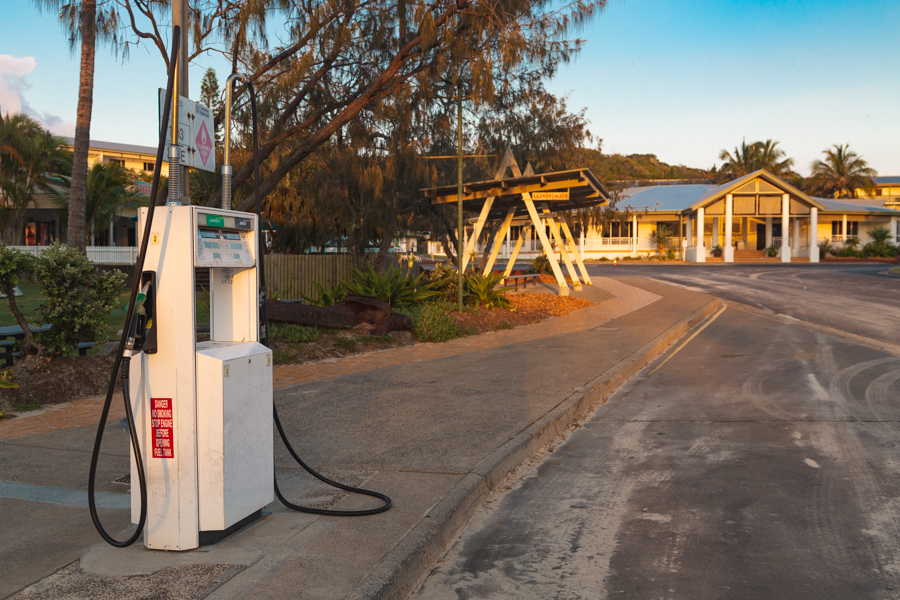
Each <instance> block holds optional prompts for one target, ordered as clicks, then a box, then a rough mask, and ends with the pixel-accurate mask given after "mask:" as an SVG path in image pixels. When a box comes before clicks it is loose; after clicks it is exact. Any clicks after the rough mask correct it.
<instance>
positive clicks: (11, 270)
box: [0, 244, 43, 387]
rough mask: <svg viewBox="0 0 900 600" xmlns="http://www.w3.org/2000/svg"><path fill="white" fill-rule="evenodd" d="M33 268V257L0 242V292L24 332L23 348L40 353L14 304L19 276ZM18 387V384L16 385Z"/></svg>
mask: <svg viewBox="0 0 900 600" xmlns="http://www.w3.org/2000/svg"><path fill="white" fill-rule="evenodd" d="M33 269H34V257H33V256H31V255H30V254H26V253H24V252H22V251H21V250H16V249H15V248H9V247H8V246H4V245H2V244H0V292H3V293H4V294H6V301H7V302H8V303H9V312H10V313H12V315H13V317H15V319H16V323H18V325H19V327H21V328H22V331H23V332H25V341H24V345H23V346H24V347H23V350H24V351H25V352H26V353H28V352H33V353H35V354H38V355H40V354H41V352H42V350H43V349H42V348H41V347H40V345H38V344H36V343H35V342H34V340H33V339H32V337H31V331H30V330H29V329H28V322H27V321H26V320H25V315H23V314H22V311H21V310H19V307H18V306H17V305H16V294H15V288H16V285H17V284H18V283H19V276H20V275H25V274H27V273H30V272H31V271H32V270H33ZM17 387H18V386H17Z"/></svg>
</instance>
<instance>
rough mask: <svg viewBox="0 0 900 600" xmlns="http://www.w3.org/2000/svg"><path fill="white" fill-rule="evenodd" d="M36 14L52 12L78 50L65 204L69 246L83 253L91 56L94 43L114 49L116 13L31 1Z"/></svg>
mask: <svg viewBox="0 0 900 600" xmlns="http://www.w3.org/2000/svg"><path fill="white" fill-rule="evenodd" d="M32 2H33V3H34V4H35V5H36V6H37V8H38V10H44V9H46V10H48V11H55V12H56V14H57V17H58V18H59V21H60V25H61V26H62V28H63V31H64V32H65V34H66V35H67V36H68V39H69V49H70V50H71V51H72V53H74V52H75V48H76V47H80V51H81V65H80V72H79V80H78V111H77V113H76V117H75V144H74V152H73V157H72V182H71V190H70V201H69V219H68V221H69V229H68V232H67V239H68V241H69V244H71V245H72V246H73V247H75V248H78V249H79V250H80V251H81V252H84V240H85V235H84V223H85V217H84V215H85V212H84V211H85V193H86V185H87V171H88V167H87V158H88V149H89V147H90V137H91V113H92V112H93V107H94V56H95V51H96V43H97V41H98V40H99V41H101V42H107V43H110V44H111V45H112V46H113V48H117V47H118V42H119V35H118V29H119V25H118V14H119V13H118V10H117V8H118V7H117V5H116V4H115V2H114V0H32Z"/></svg>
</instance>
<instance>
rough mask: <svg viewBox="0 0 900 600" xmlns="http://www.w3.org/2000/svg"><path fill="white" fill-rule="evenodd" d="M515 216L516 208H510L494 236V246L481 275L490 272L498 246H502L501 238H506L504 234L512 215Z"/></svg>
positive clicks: (498, 249)
mask: <svg viewBox="0 0 900 600" xmlns="http://www.w3.org/2000/svg"><path fill="white" fill-rule="evenodd" d="M515 214H516V208H515V207H512V208H510V209H509V210H508V211H507V213H506V218H505V219H503V223H502V224H501V225H500V230H499V231H498V232H497V235H496V236H494V246H493V247H492V248H491V256H490V258H488V261H487V264H486V265H485V266H484V271H483V273H482V274H483V275H487V274H488V273H490V272H491V269H493V268H494V261H495V260H497V253H498V252H500V246H501V245H502V244H503V238H505V237H506V232H507V231H509V224H510V223H512V220H513V215H515Z"/></svg>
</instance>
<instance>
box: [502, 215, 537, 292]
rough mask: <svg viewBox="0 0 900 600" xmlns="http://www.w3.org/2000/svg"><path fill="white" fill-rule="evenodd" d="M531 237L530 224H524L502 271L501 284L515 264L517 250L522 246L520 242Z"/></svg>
mask: <svg viewBox="0 0 900 600" xmlns="http://www.w3.org/2000/svg"><path fill="white" fill-rule="evenodd" d="M526 238H528V239H531V225H526V226H525V227H523V228H522V230H521V231H520V232H519V238H518V239H517V240H516V246H515V248H513V251H512V254H511V255H510V257H509V262H508V263H506V270H504V271H503V284H504V285H506V278H507V277H509V274H510V273H512V270H513V267H514V266H516V259H517V258H518V257H519V250H520V249H521V248H522V242H523V241H524V240H525V239H526Z"/></svg>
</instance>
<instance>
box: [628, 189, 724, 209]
mask: <svg viewBox="0 0 900 600" xmlns="http://www.w3.org/2000/svg"><path fill="white" fill-rule="evenodd" d="M714 187H715V186H712V185H700V184H689V185H654V186H649V187H639V188H629V189H627V190H625V192H623V193H621V194H620V196H621V198H622V199H621V200H620V201H619V205H620V206H623V207H624V206H630V207H632V208H634V209H636V210H644V209H646V210H649V211H651V212H656V211H662V212H680V211H682V210H684V209H686V208H687V207H689V206H690V205H691V204H693V203H694V202H696V201H697V200H698V199H700V198H702V197H703V196H704V195H706V194H707V193H708V192H709V191H710V190H711V189H713V188H714Z"/></svg>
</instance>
